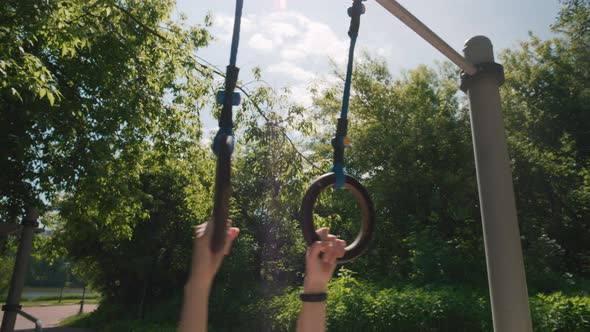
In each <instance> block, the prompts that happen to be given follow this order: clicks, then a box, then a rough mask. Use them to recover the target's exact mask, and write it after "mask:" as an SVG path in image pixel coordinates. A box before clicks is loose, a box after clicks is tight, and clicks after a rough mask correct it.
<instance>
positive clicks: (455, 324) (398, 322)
mask: <svg viewBox="0 0 590 332" xmlns="http://www.w3.org/2000/svg"><path fill="white" fill-rule="evenodd" d="M298 291H299V290H298V289H293V288H290V289H288V290H286V291H285V293H284V294H282V295H280V296H277V297H275V298H274V299H273V300H272V301H271V303H270V305H269V306H268V308H267V309H266V310H268V311H269V313H268V317H275V321H274V324H273V330H275V331H293V330H294V327H295V324H296V321H297V317H298V315H299V309H300V306H301V304H300V301H299V298H298V296H297V294H298ZM530 303H531V311H532V318H533V326H534V327H535V331H537V330H538V331H589V330H590V296H588V295H587V294H583V295H581V296H568V295H564V294H562V293H554V294H551V295H543V294H538V295H536V296H533V297H531V299H530ZM327 325H328V329H329V330H331V331H394V330H395V331H492V329H493V325H492V320H491V309H490V303H489V296H488V294H487V290H486V289H470V288H453V287H445V286H425V287H415V286H403V287H400V288H379V287H377V286H375V285H374V284H371V283H369V282H366V281H361V280H357V279H356V278H355V277H354V276H353V273H352V272H351V271H348V270H344V271H343V272H342V273H340V276H339V278H337V279H335V280H334V281H333V282H332V283H331V284H330V286H329V298H328V304H327Z"/></svg>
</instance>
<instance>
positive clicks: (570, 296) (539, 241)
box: [0, 0, 590, 331]
mask: <svg viewBox="0 0 590 332" xmlns="http://www.w3.org/2000/svg"><path fill="white" fill-rule="evenodd" d="M561 4H562V7H561V11H560V12H559V13H558V15H557V18H556V22H555V24H554V25H553V26H552V27H551V29H552V30H553V31H554V32H555V38H553V39H550V40H541V39H539V38H537V37H536V36H534V35H532V34H531V35H530V38H529V39H528V40H526V41H522V42H521V43H520V44H519V45H518V46H517V47H514V48H512V49H509V50H504V51H502V52H501V53H500V59H499V60H498V62H500V63H502V64H503V65H504V68H505V72H506V82H505V84H504V85H503V86H502V88H501V93H502V98H503V109H504V121H505V125H506V135H507V139H508V144H509V152H510V157H511V167H512V172H513V178H514V188H515V193H516V200H517V207H518V214H519V215H518V217H519V222H520V231H521V235H522V246H523V251H524V257H525V265H526V272H527V279H528V286H529V294H530V304H531V311H532V317H533V325H534V326H535V330H539V331H588V330H590V294H589V293H588V292H590V241H589V240H588V239H590V3H589V2H588V1H587V0H563V1H561ZM173 9H174V2H173V1H159V0H158V1H156V0H149V1H145V0H142V1H140V0H104V1H78V0H58V1H41V2H40V1H34V0H7V1H4V2H3V3H2V4H1V5H0V22H1V24H0V105H1V106H0V140H1V154H2V158H1V159H0V169H1V170H2V172H0V181H1V182H0V218H1V220H2V222H18V221H19V218H20V217H21V216H22V214H23V212H24V211H25V209H26V208H28V207H31V206H35V207H37V208H39V209H40V210H41V211H42V212H43V213H42V215H43V217H42V221H43V223H44V224H46V225H48V227H50V228H52V229H53V230H55V233H54V235H53V237H52V238H50V239H48V240H43V241H39V243H37V244H36V249H37V250H38V251H39V252H41V253H42V255H43V258H44V259H46V260H47V261H53V260H55V261H59V260H60V259H61V258H63V257H67V259H68V261H70V262H72V268H73V270H74V272H75V274H76V276H77V277H78V278H80V280H83V281H84V282H85V283H86V282H87V283H89V284H90V285H91V286H92V287H93V288H94V289H95V290H97V291H99V292H100V293H101V294H102V295H103V300H102V304H101V306H100V308H99V309H98V311H97V312H96V313H94V314H93V315H91V316H88V317H85V318H84V319H83V320H81V321H79V322H77V323H78V324H82V325H84V324H86V325H90V326H92V327H94V328H99V329H103V330H112V331H123V330H124V331H129V330H133V329H137V330H141V331H148V330H158V331H161V330H166V329H169V330H171V331H174V329H175V328H174V327H175V325H176V321H177V319H178V315H179V306H180V303H181V294H182V290H183V285H184V282H185V280H186V278H187V275H188V270H189V266H190V260H191V249H192V245H191V243H192V238H193V229H194V226H195V225H197V224H199V223H202V222H205V221H207V220H208V218H209V217H210V215H211V211H212V193H213V184H214V170H215V159H214V155H213V153H212V152H211V151H210V147H209V145H208V143H206V142H207V140H208V139H209V138H211V133H207V132H204V131H203V126H202V123H201V121H200V118H201V115H202V114H204V113H205V112H214V113H216V114H217V113H218V111H219V109H218V107H217V106H216V105H215V104H214V103H213V102H214V99H215V98H214V94H215V92H216V90H217V89H218V88H219V87H220V86H221V83H222V80H221V77H220V76H219V73H218V72H217V70H215V69H214V68H211V67H209V66H207V65H205V64H201V62H200V60H199V59H198V58H197V57H196V55H198V53H199V50H200V49H202V48H204V47H206V46H207V44H208V42H209V41H210V40H211V38H212V36H211V35H210V34H209V33H208V31H207V28H208V27H209V25H210V21H211V20H210V17H206V18H205V19H204V22H203V23H202V24H200V25H195V26H189V25H188V24H187V23H186V22H185V21H184V20H183V18H182V17H181V18H179V19H175V18H174V17H173ZM458 74H459V73H458V72H457V70H456V69H454V68H453V67H451V65H449V64H440V65H437V66H433V67H427V66H420V67H418V68H413V69H410V70H407V71H404V72H401V73H395V74H392V73H391V72H390V71H389V70H388V67H387V64H386V63H385V61H384V60H382V59H379V58H375V57H373V56H372V55H371V54H365V56H364V57H362V59H361V60H360V61H359V62H358V64H357V66H356V68H355V75H354V79H353V93H352V98H351V109H352V110H353V111H352V112H351V119H350V121H351V123H350V129H349V133H350V134H351V136H352V139H353V146H352V148H350V149H348V150H347V152H346V153H347V165H346V167H347V171H348V172H349V173H350V174H351V175H353V176H356V177H358V178H362V179H363V182H364V183H365V184H366V186H367V188H368V190H369V192H370V193H371V195H372V198H373V200H374V202H375V205H376V208H377V222H378V224H377V228H376V232H375V238H374V239H373V242H372V243H371V246H370V247H369V249H368V250H367V251H366V252H365V253H364V255H363V256H361V257H360V258H359V259H358V260H356V261H355V262H354V263H351V264H347V265H346V266H344V268H341V269H340V270H339V271H338V272H337V273H338V276H337V277H336V278H335V279H334V280H333V282H332V283H331V285H330V292H329V294H330V298H329V301H328V326H329V328H330V329H331V330H333V331H361V330H366V331H394V330H400V331H480V330H481V331H490V330H492V325H491V312H490V304H489V295H488V292H487V278H486V266H485V254H484V248H483V237H482V228H481V218H480V213H479V206H478V194H477V183H476V175H475V166H474V160H473V150H472V146H471V133H470V123H469V110H468V108H467V106H466V100H465V97H464V96H463V95H462V94H461V93H459V90H458ZM254 75H255V76H256V77H257V78H260V75H261V74H260V71H259V70H256V71H255V72H254ZM341 91H342V83H340V84H333V85H331V86H329V87H328V88H327V89H312V91H310V93H313V96H314V103H313V107H311V108H303V107H301V106H298V105H292V104H291V103H289V99H288V96H289V91H288V90H285V91H280V92H279V91H274V90H272V89H270V88H269V87H267V86H265V85H260V86H258V87H255V88H253V89H251V90H250V91H247V93H248V98H246V99H245V100H244V102H243V104H242V106H241V107H240V108H239V109H238V111H237V112H236V126H237V142H238V144H237V147H236V153H235V154H234V169H233V175H234V177H233V179H232V180H233V187H234V193H233V197H232V205H231V210H230V211H231V216H232V219H233V222H234V224H235V225H236V226H237V227H240V229H241V233H240V236H239V238H238V240H236V242H235V243H234V245H233V248H232V254H231V255H230V256H229V257H227V258H226V259H225V261H224V264H223V266H222V268H221V270H220V272H219V273H218V276H217V279H216V282H215V284H214V287H213V291H212V295H211V306H210V324H211V330H212V331H231V330H240V331H290V330H292V329H293V326H294V322H295V320H296V317H297V313H298V309H299V305H300V304H299V302H298V299H297V292H298V290H299V289H298V287H299V286H300V285H301V281H302V277H303V276H302V272H303V271H304V260H303V257H304V255H303V253H304V252H305V244H304V241H303V236H302V234H301V230H300V227H299V222H298V219H299V207H300V204H301V198H302V197H303V193H304V191H305V189H306V188H307V185H308V184H309V183H310V182H311V181H312V180H313V179H314V178H316V177H317V176H319V175H321V174H322V173H324V172H325V171H326V170H328V169H329V167H330V162H331V146H330V144H329V140H330V137H331V136H332V135H333V125H332V124H333V123H335V118H336V116H337V114H338V111H339V107H340V106H339V105H340V98H341ZM294 137H301V138H300V139H295V138H294ZM316 213H317V216H316V217H317V219H316V220H317V225H318V226H320V225H322V226H328V227H330V228H331V229H332V231H333V233H336V234H340V235H341V236H342V237H343V238H344V239H352V238H353V237H354V235H355V234H356V232H357V230H358V219H359V217H358V216H359V211H358V207H357V206H356V204H355V203H354V199H353V198H352V196H351V195H350V194H349V193H347V192H346V191H336V192H329V193H326V194H325V195H323V196H322V197H321V200H320V202H319V203H318V206H317V209H316ZM11 241H12V242H11ZM0 245H1V247H0V250H2V255H1V256H0V272H1V273H2V277H1V278H2V282H4V283H5V281H4V280H5V279H6V278H5V276H6V275H8V273H4V271H9V268H7V266H9V265H10V264H12V263H13V260H12V259H11V257H10V256H11V253H13V252H14V240H7V239H5V238H4V239H1V242H0ZM2 287H5V285H4V284H3V283H0V290H2ZM115 317H118V319H115Z"/></svg>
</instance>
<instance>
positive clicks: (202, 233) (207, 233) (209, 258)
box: [189, 220, 240, 287]
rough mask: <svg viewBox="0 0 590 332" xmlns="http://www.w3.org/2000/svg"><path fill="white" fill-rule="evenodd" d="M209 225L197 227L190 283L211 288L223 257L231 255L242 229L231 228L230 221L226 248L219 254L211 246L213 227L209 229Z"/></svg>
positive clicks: (229, 221) (204, 224) (228, 222)
mask: <svg viewBox="0 0 590 332" xmlns="http://www.w3.org/2000/svg"><path fill="white" fill-rule="evenodd" d="M208 225H209V223H203V224H201V225H199V226H197V229H196V231H195V247H194V254H193V262H192V271H191V277H190V281H189V282H190V283H193V284H195V285H199V286H202V287H210V286H211V284H212V283H213V278H214V277H215V274H216V273H217V270H219V267H220V266H221V262H222V261H223V257H224V256H227V255H228V254H229V250H230V248H231V245H232V242H233V240H235V239H236V238H237V237H238V234H239V233H240V229H239V228H236V227H231V220H228V221H227V234H226V237H225V247H224V249H223V250H221V251H219V252H218V253H213V252H212V251H211V246H210V244H211V236H212V233H213V227H207V226H208Z"/></svg>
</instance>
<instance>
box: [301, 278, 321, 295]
mask: <svg viewBox="0 0 590 332" xmlns="http://www.w3.org/2000/svg"><path fill="white" fill-rule="evenodd" d="M326 286H327V285H326V284H325V283H321V282H320V283H318V282H312V281H310V280H309V279H308V278H305V279H304V280H303V292H304V293H307V294H315V293H325V292H326V289H327V287H326Z"/></svg>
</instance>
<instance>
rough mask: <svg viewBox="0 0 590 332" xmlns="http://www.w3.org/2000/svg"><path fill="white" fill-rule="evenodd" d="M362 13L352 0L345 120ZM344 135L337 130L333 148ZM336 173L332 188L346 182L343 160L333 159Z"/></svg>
mask: <svg viewBox="0 0 590 332" xmlns="http://www.w3.org/2000/svg"><path fill="white" fill-rule="evenodd" d="M363 13H364V5H363V4H362V1H359V0H356V1H354V3H353V5H352V7H351V8H349V9H348V14H349V15H350V17H351V25H350V30H349V31H348V35H349V36H350V47H349V49H348V66H347V68H346V80H345V81H344V92H343V94H342V109H341V110H340V119H342V120H346V119H347V117H348V107H349V102H350V89H351V86H352V70H353V64H354V48H355V46H356V40H357V37H358V29H359V23H360V15H362V14H363ZM345 136H346V130H344V131H340V130H338V131H337V133H336V137H335V138H334V148H335V149H344V148H345V146H344V137H345ZM331 171H332V172H334V174H335V175H336V184H335V185H334V189H340V188H342V187H343V186H344V183H345V182H346V176H345V173H344V162H343V160H334V166H333V167H332V169H331Z"/></svg>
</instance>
